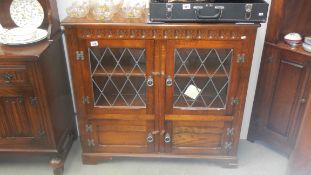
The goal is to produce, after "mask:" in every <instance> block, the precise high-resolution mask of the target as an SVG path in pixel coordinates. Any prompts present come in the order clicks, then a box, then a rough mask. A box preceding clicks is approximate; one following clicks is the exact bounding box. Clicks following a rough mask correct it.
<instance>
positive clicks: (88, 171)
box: [0, 140, 288, 175]
mask: <svg viewBox="0 0 311 175" xmlns="http://www.w3.org/2000/svg"><path fill="white" fill-rule="evenodd" d="M80 153H81V148H80V146H79V143H78V142H75V144H74V145H73V148H72V150H71V151H70V154H69V157H68V159H67V161H66V164H65V172H64V175H285V174H286V173H285V172H286V167H287V162H288V160H287V158H286V157H284V156H282V155H280V154H278V153H276V152H274V151H272V150H270V149H269V148H266V147H264V146H263V145H261V144H258V143H250V142H248V141H245V140H242V141H241V142H240V147H239V164H240V166H239V168H237V169H224V168H222V167H220V166H217V165H215V164H212V163H208V162H207V161H205V160H181V159H178V160H176V159H138V158H135V159H131V158H117V159H113V160H111V161H107V162H102V163H99V164H98V165H82V164H81V156H80ZM0 175H52V171H51V169H50V168H49V166H48V159H47V158H42V157H29V156H28V157H15V156H3V155H1V157H0Z"/></svg>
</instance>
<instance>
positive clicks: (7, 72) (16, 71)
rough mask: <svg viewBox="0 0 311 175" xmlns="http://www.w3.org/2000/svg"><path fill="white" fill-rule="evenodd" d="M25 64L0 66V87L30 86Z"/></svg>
mask: <svg viewBox="0 0 311 175" xmlns="http://www.w3.org/2000/svg"><path fill="white" fill-rule="evenodd" d="M29 77H30V76H29V70H28V68H27V65H26V64H8V65H0V86H14V85H30V78H29Z"/></svg>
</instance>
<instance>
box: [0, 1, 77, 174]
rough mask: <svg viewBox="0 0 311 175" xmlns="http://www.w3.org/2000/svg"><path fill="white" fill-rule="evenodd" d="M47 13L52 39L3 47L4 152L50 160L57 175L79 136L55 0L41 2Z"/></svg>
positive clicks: (4, 17) (0, 114)
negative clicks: (42, 157) (40, 156)
mask: <svg viewBox="0 0 311 175" xmlns="http://www.w3.org/2000/svg"><path fill="white" fill-rule="evenodd" d="M11 2H12V0H3V1H0V11H1V15H0V23H1V24H2V25H3V26H4V27H6V28H11V27H16V25H15V24H14V23H13V21H12V20H11V18H10V14H9V8H10V4H11ZM39 2H40V3H41V5H42V7H43V9H44V14H45V17H44V20H43V23H42V25H41V26H40V28H43V29H47V30H49V36H48V39H45V40H43V41H40V42H38V43H33V44H29V45H22V46H7V45H3V44H0V76H1V77H0V121H1V122H0V153H1V154H6V156H8V155H9V154H28V155H30V156H32V155H35V154H37V155H44V156H49V157H51V158H52V160H51V162H50V165H51V167H52V168H53V170H54V174H55V175H61V174H62V173H63V169H64V160H65V158H66V156H67V154H68V152H69V150H70V148H71V145H72V143H73V141H74V140H75V139H76V137H77V131H76V127H75V116H74V111H73V104H72V98H71V92H70V85H69V78H68V75H67V66H66V60H65V53H64V50H63V44H62V39H61V32H60V25H59V20H58V12H57V6H56V1H55V0H39Z"/></svg>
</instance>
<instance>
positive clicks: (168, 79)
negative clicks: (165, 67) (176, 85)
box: [165, 76, 173, 86]
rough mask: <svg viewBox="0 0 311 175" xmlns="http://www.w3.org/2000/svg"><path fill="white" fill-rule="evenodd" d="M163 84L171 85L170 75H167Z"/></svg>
mask: <svg viewBox="0 0 311 175" xmlns="http://www.w3.org/2000/svg"><path fill="white" fill-rule="evenodd" d="M165 84H166V86H172V85H173V79H172V77H171V76H167V78H166V81H165Z"/></svg>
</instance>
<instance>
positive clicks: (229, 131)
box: [227, 128, 234, 136]
mask: <svg viewBox="0 0 311 175" xmlns="http://www.w3.org/2000/svg"><path fill="white" fill-rule="evenodd" d="M227 135H228V136H233V135H234V128H227Z"/></svg>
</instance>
